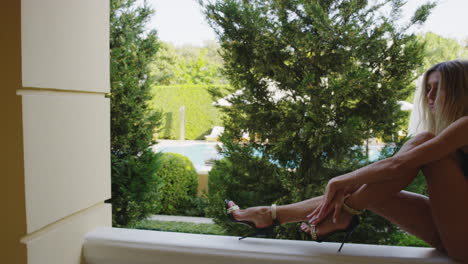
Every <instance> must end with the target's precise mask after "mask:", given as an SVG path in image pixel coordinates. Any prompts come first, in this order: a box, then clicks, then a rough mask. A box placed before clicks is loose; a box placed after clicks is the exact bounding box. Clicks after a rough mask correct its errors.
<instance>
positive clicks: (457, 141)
mask: <svg viewBox="0 0 468 264" xmlns="http://www.w3.org/2000/svg"><path fill="white" fill-rule="evenodd" d="M467 145H468V116H465V117H462V118H460V119H458V120H457V121H455V122H453V123H452V124H451V125H449V126H448V127H447V128H446V129H445V130H444V131H442V133H441V134H440V135H438V136H436V137H434V138H432V139H430V140H428V141H426V142H424V143H423V144H421V145H419V146H417V147H415V148H413V149H411V150H409V151H407V152H405V153H403V154H401V155H397V156H393V157H391V158H388V159H385V160H381V161H378V162H375V163H373V164H370V165H368V166H366V167H363V168H361V169H358V170H356V171H354V172H351V173H348V174H345V175H342V176H339V177H336V178H333V179H332V180H335V181H344V182H343V184H345V185H362V184H366V183H372V182H379V181H386V180H392V179H395V178H398V177H399V176H402V175H404V174H405V172H406V171H408V170H412V169H415V168H420V167H422V166H424V165H425V164H428V163H430V162H432V161H436V160H439V159H441V158H443V157H445V156H447V155H449V154H450V153H454V152H455V151H456V150H457V149H460V148H463V147H464V146H467Z"/></svg>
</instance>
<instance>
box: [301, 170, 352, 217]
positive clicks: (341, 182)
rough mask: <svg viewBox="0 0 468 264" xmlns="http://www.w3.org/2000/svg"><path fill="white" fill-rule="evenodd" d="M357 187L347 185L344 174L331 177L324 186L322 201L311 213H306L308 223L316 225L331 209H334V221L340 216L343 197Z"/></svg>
mask: <svg viewBox="0 0 468 264" xmlns="http://www.w3.org/2000/svg"><path fill="white" fill-rule="evenodd" d="M357 188H359V186H354V185H348V184H347V182H346V177H344V176H339V177H335V178H333V179H331V180H330V181H329V182H328V184H327V187H326V188H325V193H324V194H323V196H322V202H321V203H320V205H319V206H318V207H317V208H315V210H314V211H313V212H312V213H311V214H309V215H307V218H308V219H309V223H311V224H314V225H317V224H318V223H320V222H321V221H322V220H323V219H325V218H326V217H327V216H328V215H329V214H330V212H331V211H332V210H333V211H334V212H333V220H332V221H333V222H334V223H336V222H337V221H338V217H339V216H340V213H341V208H342V206H343V202H344V200H345V198H347V197H348V195H349V194H350V193H352V192H354V191H355V190H356V189H357Z"/></svg>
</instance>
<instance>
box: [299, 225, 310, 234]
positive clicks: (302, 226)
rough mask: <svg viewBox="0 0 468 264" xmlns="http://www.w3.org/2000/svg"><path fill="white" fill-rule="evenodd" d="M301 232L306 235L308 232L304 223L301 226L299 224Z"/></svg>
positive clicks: (307, 227) (307, 226)
mask: <svg viewBox="0 0 468 264" xmlns="http://www.w3.org/2000/svg"><path fill="white" fill-rule="evenodd" d="M301 230H302V231H303V232H306V233H308V232H309V225H307V224H306V223H302V224H301Z"/></svg>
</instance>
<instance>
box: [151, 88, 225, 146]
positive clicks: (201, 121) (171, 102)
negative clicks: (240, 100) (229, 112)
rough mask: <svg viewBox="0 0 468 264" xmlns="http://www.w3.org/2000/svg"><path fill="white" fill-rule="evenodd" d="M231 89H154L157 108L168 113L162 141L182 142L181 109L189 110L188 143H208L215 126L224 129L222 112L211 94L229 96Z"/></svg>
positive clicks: (154, 104) (187, 124)
mask: <svg viewBox="0 0 468 264" xmlns="http://www.w3.org/2000/svg"><path fill="white" fill-rule="evenodd" d="M229 87H230V86H228V85H173V86H153V88H152V92H153V98H154V99H153V108H154V109H156V110H158V111H162V112H164V114H163V121H162V128H161V129H160V131H159V132H158V133H157V134H156V138H160V139H179V135H180V111H179V109H180V107H181V106H185V139H205V138H204V136H205V135H208V134H210V132H211V129H212V128H213V127H214V126H222V121H221V115H222V114H221V112H220V111H219V110H218V109H217V108H216V107H215V106H214V105H213V104H212V103H213V99H212V96H211V95H210V93H209V92H208V90H218V91H219V92H221V94H223V95H225V94H228V93H229V92H228V89H229Z"/></svg>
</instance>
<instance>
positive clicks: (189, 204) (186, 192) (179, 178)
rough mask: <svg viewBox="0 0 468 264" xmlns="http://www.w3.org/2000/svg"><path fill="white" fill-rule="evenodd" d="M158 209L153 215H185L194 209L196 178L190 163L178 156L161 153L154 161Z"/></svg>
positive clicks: (185, 158)
mask: <svg viewBox="0 0 468 264" xmlns="http://www.w3.org/2000/svg"><path fill="white" fill-rule="evenodd" d="M154 178H155V179H159V180H160V181H161V185H160V186H159V187H158V189H157V192H158V196H159V199H158V201H157V202H158V208H159V210H158V211H156V212H155V213H163V214H170V215H175V214H185V212H186V211H188V210H193V208H196V206H195V201H196V200H197V199H196V195H197V187H198V176H197V172H196V171H195V168H194V166H193V164H192V162H191V161H190V160H189V159H188V158H187V157H184V156H182V155H180V154H176V153H161V154H160V155H159V156H158V159H157V161H156V173H155V174H154Z"/></svg>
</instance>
